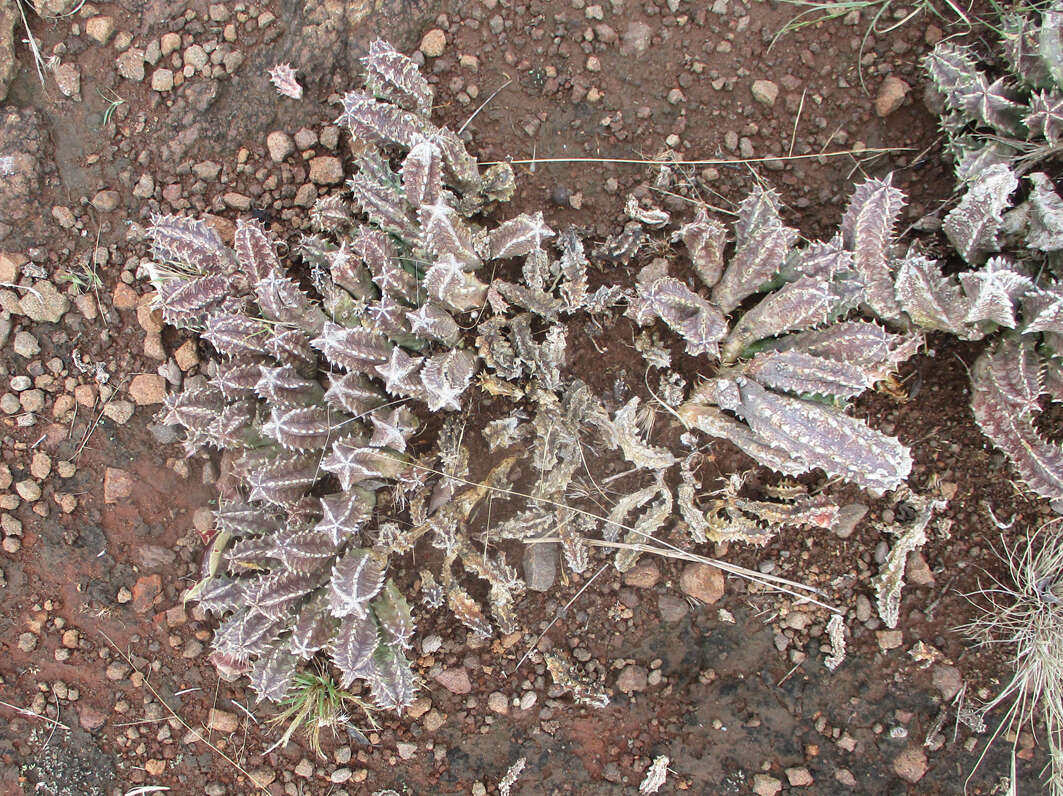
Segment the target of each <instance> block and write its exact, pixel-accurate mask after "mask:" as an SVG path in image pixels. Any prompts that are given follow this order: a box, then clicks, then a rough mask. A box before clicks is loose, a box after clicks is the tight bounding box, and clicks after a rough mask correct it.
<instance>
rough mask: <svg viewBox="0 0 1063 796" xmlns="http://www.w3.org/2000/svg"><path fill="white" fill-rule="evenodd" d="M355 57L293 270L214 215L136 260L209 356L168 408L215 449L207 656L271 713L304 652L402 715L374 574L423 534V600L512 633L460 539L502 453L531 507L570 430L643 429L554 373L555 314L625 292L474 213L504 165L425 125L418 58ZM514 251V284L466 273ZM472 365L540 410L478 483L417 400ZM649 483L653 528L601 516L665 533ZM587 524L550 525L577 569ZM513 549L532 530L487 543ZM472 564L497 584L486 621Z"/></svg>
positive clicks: (560, 459)
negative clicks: (527, 470)
mask: <svg viewBox="0 0 1063 796" xmlns="http://www.w3.org/2000/svg"><path fill="white" fill-rule="evenodd" d="M365 65H366V80H365V86H366V89H365V90H364V91H352V92H350V93H348V94H347V95H346V96H345V97H344V98H343V113H342V114H341V116H340V117H339V119H338V120H337V123H338V124H339V125H340V126H341V127H342V128H344V129H346V130H348V131H350V132H351V133H352V134H353V135H355V136H356V137H358V138H359V139H360V140H362V141H364V142H366V143H367V144H368V146H367V147H366V149H365V151H364V153H363V154H362V155H360V156H359V157H358V159H357V163H356V171H355V174H354V176H353V177H351V179H350V180H348V182H347V191H346V193H345V194H340V195H334V196H328V197H325V198H322V199H321V200H319V201H318V202H317V204H316V205H315V206H314V208H313V210H312V213H311V220H312V222H313V224H314V226H315V227H316V230H317V232H316V234H314V235H311V236H304V237H303V238H302V239H301V240H300V241H299V242H298V245H297V246H296V247H295V251H296V252H297V254H298V255H299V256H300V257H301V258H302V260H303V261H304V262H305V263H306V264H307V265H308V266H309V270H308V272H307V273H306V274H305V276H304V277H303V278H301V279H300V278H297V277H295V276H293V275H291V274H290V273H289V272H288V271H287V269H286V268H285V267H284V265H283V264H282V262H281V260H280V258H279V257H278V255H277V247H276V241H275V240H274V238H273V236H272V234H271V233H270V232H268V231H267V230H266V229H265V228H264V227H262V226H261V225H260V224H258V223H256V222H246V221H240V222H239V223H238V224H237V227H236V232H235V237H234V241H233V244H232V246H231V247H230V246H228V245H226V244H225V243H223V242H222V240H221V238H220V237H219V235H218V234H217V233H216V232H215V230H214V229H213V228H211V227H210V226H208V225H207V224H206V223H205V222H203V221H197V220H194V219H189V218H179V217H174V216H161V217H157V218H155V219H154V223H153V226H152V228H151V235H152V241H153V244H154V254H155V259H156V262H155V263H153V264H152V266H151V268H150V271H151V276H152V280H153V282H154V284H155V286H156V288H157V290H158V302H159V305H160V307H161V308H162V312H163V315H164V318H165V320H166V321H167V322H168V323H171V324H173V325H176V326H179V327H183V328H187V329H190V330H194V331H196V332H198V333H199V334H200V335H201V337H202V339H203V340H204V341H206V342H207V343H209V344H210V345H211V346H212V348H213V349H214V351H215V352H216V353H217V355H218V358H217V360H216V361H215V362H214V363H213V364H212V369H211V370H210V371H209V378H197V379H189V380H188V381H187V382H186V383H185V389H184V390H183V392H181V393H179V394H176V395H173V396H171V397H170V398H169V400H168V401H167V409H166V414H165V420H166V422H168V423H179V424H180V425H182V426H183V427H184V428H185V431H186V438H185V442H184V445H185V449H186V452H187V453H188V454H189V455H192V454H194V453H196V452H197V451H199V450H201V449H203V448H204V447H208V448H216V449H221V450H224V451H225V452H226V457H227V459H228V460H229V462H230V464H231V467H230V468H229V469H230V471H231V473H232V476H233V482H232V484H231V485H230V486H229V487H227V488H226V489H225V490H224V492H223V495H222V501H221V506H220V508H219V510H218V511H217V512H216V516H215V519H216V526H217V533H216V535H215V536H214V537H213V539H212V541H211V544H210V549H209V550H208V553H207V555H206V557H205V559H204V572H203V576H204V577H203V579H202V580H201V581H200V582H199V583H198V584H197V585H196V587H195V588H194V589H193V590H192V592H191V595H190V597H191V598H193V599H195V600H198V601H199V603H200V604H201V605H202V606H203V607H204V608H205V609H207V610H208V611H211V612H213V613H215V614H217V615H220V616H222V617H224V618H223V621H222V623H221V626H220V627H219V629H218V631H217V632H216V634H215V639H214V647H215V653H214V655H213V660H214V662H215V664H216V665H217V666H218V668H219V670H220V671H222V672H224V673H227V674H230V675H234V676H235V675H239V674H241V673H249V674H250V676H251V681H252V685H253V687H254V689H255V691H256V692H257V693H258V694H259V696H260V697H262V698H264V699H270V700H273V701H278V700H281V699H283V698H284V697H285V695H286V694H287V692H288V689H289V687H290V684H291V683H292V680H293V677H294V675H295V673H296V672H297V671H298V670H299V669H300V667H301V666H303V665H304V663H305V662H306V661H308V660H310V659H312V658H314V657H315V656H319V655H326V656H327V657H328V658H329V659H330V660H331V662H332V663H333V664H334V665H335V666H336V668H337V669H338V670H339V672H340V675H341V676H340V678H339V687H340V688H341V689H347V688H348V687H350V686H351V685H352V683H354V682H356V681H365V682H367V683H368V685H369V688H370V691H371V694H372V696H373V699H374V700H375V702H376V704H377V705H378V706H379V707H381V708H389V709H396V710H401V708H402V707H404V706H406V705H408V704H409V703H410V701H411V700H412V698H413V693H414V679H415V678H414V675H413V672H412V669H411V667H410V664H409V662H408V660H407V658H406V656H405V650H406V649H407V648H408V647H409V645H410V643H411V638H412V635H413V632H414V627H413V613H412V610H411V607H410V604H409V602H408V600H407V598H406V597H405V596H404V594H403V593H402V591H401V590H400V588H399V583H397V582H396V580H394V579H392V578H389V577H388V574H389V572H390V571H392V570H391V565H392V563H393V561H394V560H395V559H396V558H397V557H399V556H402V555H404V554H406V553H409V552H410V551H412V550H413V548H414V546H415V545H416V544H417V543H418V542H419V541H420V540H425V542H426V543H427V544H430V545H431V546H432V547H434V548H436V549H437V550H438V551H439V552H440V553H441V554H442V562H441V563H440V564H439V565H438V566H435V567H432V568H426V569H424V570H423V571H422V572H421V573H420V591H421V597H422V598H423V600H424V601H425V603H427V604H428V605H429V606H437V605H440V604H444V603H445V604H446V605H447V607H448V608H449V610H450V611H452V612H453V614H454V615H455V616H456V617H457V618H458V619H459V620H460V621H461V622H462V623H463V624H465V625H466V626H467V627H469V628H470V629H471V630H472V631H474V632H476V633H478V634H481V635H485V636H486V635H490V634H491V633H492V632H494V631H495V629H501V630H503V631H506V632H509V631H511V630H513V629H515V628H516V627H517V621H516V612H515V609H514V606H515V602H516V599H517V597H518V596H519V594H520V593H521V592H522V591H523V589H524V584H523V582H522V580H521V579H520V577H519V576H518V575H517V573H516V571H515V570H514V569H513V568H512V567H511V566H510V565H509V564H508V563H507V562H506V560H505V557H504V555H503V554H502V552H501V551H498V550H496V549H495V548H494V546H493V545H488V544H487V540H486V539H485V540H484V541H483V542H481V541H480V540H476V541H475V542H474V540H473V538H472V535H471V532H470V527H471V525H472V523H471V518H472V516H473V515H474V514H475V513H476V512H478V511H479V509H480V506H481V504H482V502H483V501H484V498H485V497H486V496H488V495H494V494H496V493H500V492H504V491H507V490H508V489H509V487H511V486H512V485H513V480H512V477H511V470H512V469H513V464H514V461H515V457H514V456H513V455H512V454H511V453H509V452H507V451H505V450H504V449H506V448H509V447H511V446H512V445H513V443H514V442H515V441H517V440H518V439H519V438H520V437H521V436H522V435H524V434H527V433H529V432H531V433H533V434H534V435H535V436H536V442H535V444H534V445H533V453H534V455H535V457H536V463H537V465H538V467H537V472H538V473H539V475H540V480H541V483H539V484H538V487H537V488H538V493H539V495H540V498H539V499H540V500H543V499H547V498H549V499H553V500H555V501H556V502H558V503H559V504H560V502H561V501H563V500H564V499H565V497H566V489H567V488H568V487H569V485H570V482H571V481H572V474H573V472H574V470H575V467H576V466H577V463H579V462H582V461H583V460H584V454H583V451H582V449H581V448H580V442H579V440H578V439H577V437H576V434H577V430H578V429H579V427H580V426H581V425H587V426H589V427H590V428H591V429H592V430H593V431H594V433H595V434H596V435H597V437H599V438H601V439H602V440H604V444H605V445H606V447H609V448H615V447H617V446H619V445H623V446H625V450H626V451H632V450H636V449H637V448H638V445H639V442H638V441H637V439H636V436H637V432H636V431H635V430H634V429H633V428H632V429H626V428H625V430H624V431H622V432H621V433H619V434H617V433H614V424H613V422H612V420H611V419H610V418H609V416H608V413H607V412H606V411H605V409H604V408H603V407H601V405H600V403H598V402H597V400H596V399H594V397H593V396H592V395H590V393H589V391H588V390H587V389H586V387H585V386H583V385H581V384H579V383H578V382H573V381H572V380H570V379H564V378H563V377H562V374H561V369H562V366H563V364H564V357H565V348H566V339H565V329H564V326H563V325H562V324H561V323H560V320H561V319H562V318H564V317H568V316H571V315H573V314H574V313H576V312H590V313H594V312H602V311H604V310H605V309H606V308H608V307H609V306H611V305H612V304H614V303H615V302H616V301H617V299H618V298H619V296H620V293H621V291H620V290H619V288H615V287H607V286H603V287H599V288H597V289H595V290H591V288H590V287H589V285H588V275H587V270H588V268H587V266H588V262H587V258H586V256H585V254H584V250H583V245H582V243H581V242H580V240H579V238H578V236H577V235H576V234H575V233H574V232H573V231H572V230H568V231H566V232H564V233H562V234H560V235H558V234H556V233H555V231H554V230H552V229H550V228H549V227H548V226H547V224H546V223H545V221H544V219H543V217H542V214H541V213H538V214H534V215H529V214H521V215H518V216H516V217H514V218H510V219H508V220H506V221H503V222H502V223H500V224H498V225H497V226H494V227H488V226H486V225H485V223H484V220H483V218H482V216H481V215H480V214H481V211H482V210H484V209H485V208H488V207H492V206H493V205H494V204H496V203H498V202H500V201H505V200H506V199H508V198H509V196H510V195H511V193H512V190H513V175H512V170H511V169H510V168H509V167H508V166H505V165H500V166H495V167H492V168H489V169H487V170H485V171H483V172H481V170H480V169H479V167H478V165H477V163H476V161H475V159H474V158H472V156H470V155H469V154H468V152H467V151H466V149H465V146H464V144H463V143H462V141H461V139H460V138H459V137H458V136H457V135H456V134H455V133H453V132H452V131H450V130H448V129H446V128H438V127H436V126H434V125H433V124H432V123H431V121H430V120H429V119H428V116H427V114H428V111H429V110H430V108H431V104H432V91H431V89H430V87H429V85H428V83H427V82H426V81H425V80H424V78H423V77H422V76H421V75H420V74H419V72H418V71H417V69H416V67H415V66H414V64H413V63H412V62H411V61H410V60H409V59H408V58H406V57H405V56H403V55H401V54H399V53H398V52H396V51H395V50H394V49H392V48H391V47H390V46H388V45H386V44H384V43H382V42H377V43H374V44H373V45H372V47H371V49H370V52H369V55H368V56H367V57H366V58H365ZM554 252H556V254H557V255H558V256H556V257H554V256H552V254H553V253H554ZM515 261H516V262H518V263H520V267H519V269H517V270H518V272H519V279H517V280H512V281H511V280H507V279H503V278H497V279H494V280H492V281H490V283H488V282H485V281H483V280H481V278H480V277H479V276H478V271H479V269H481V267H482V266H483V265H484V264H486V263H494V264H495V266H496V267H497V266H498V265H501V264H506V263H513V262H515ZM510 270H512V269H510ZM540 324H546V326H547V328H546V330H545V333H540ZM464 329H473V331H472V332H471V333H465V332H464V331H463V330H464ZM481 368H485V370H484V372H480V373H479V379H478V385H479V387H480V388H481V389H482V390H483V391H484V392H486V393H488V394H492V395H499V396H505V397H506V398H507V399H509V400H512V401H518V402H520V401H524V400H525V398H526V399H527V400H526V401H525V403H526V404H527V405H528V406H529V407H533V408H532V409H530V410H529V412H530V414H529V415H524V414H521V412H523V411H524V410H523V409H520V408H518V409H517V410H516V412H515V413H514V414H511V415H510V416H508V417H505V418H500V419H499V420H497V421H495V422H493V423H490V424H488V425H487V426H486V427H485V428H483V429H482V431H483V433H484V434H485V436H486V437H487V438H488V439H489V440H490V441H491V445H492V448H493V449H498V450H499V452H500V455H499V458H498V460H497V461H495V462H493V463H492V466H491V467H490V468H489V469H488V470H486V471H485V472H478V473H477V478H476V480H472V475H471V473H470V467H469V460H470V454H469V451H468V448H467V447H466V445H465V444H464V443H465V439H464V435H465V433H466V430H465V428H464V425H463V424H462V423H461V422H459V421H458V420H457V419H450V420H447V421H445V422H444V423H443V424H442V427H441V428H440V429H439V430H438V433H436V434H435V436H434V440H433V439H432V438H427V439H425V440H418V439H417V438H416V435H417V434H418V433H419V429H420V427H421V425H422V423H421V421H422V419H423V418H424V417H425V410H427V412H429V413H435V412H455V411H456V410H458V409H461V408H462V407H463V406H464V405H465V400H466V396H467V394H468V392H469V390H470V387H471V386H472V385H473V382H474V377H476V376H477V373H478V371H480V370H481ZM632 411H633V407H632ZM525 420H527V421H528V425H527V427H522V424H523V422H524V421H525ZM629 421H630V422H632V423H633V418H630V419H629ZM621 427H623V424H621ZM659 491H660V492H661V493H662V494H661V495H658V496H657V499H656V500H654V501H653V503H652V505H653V507H654V508H653V511H652V512H651V516H650V518H649V519H646V518H642V519H639V518H637V517H636V519H632V513H633V512H634V513H635V515H637V514H638V511H639V510H640V508H641V507H642V506H643V504H644V503H645V502H646V500H645V499H644V498H643V494H644V493H643V492H640V493H638V496H637V498H636V499H634V500H633V501H629V503H628V504H625V505H626V506H627V508H626V509H625V510H623V511H620V512H619V513H617V517H618V518H619V519H616V520H614V521H613V523H614V525H616V524H618V523H620V522H622V521H626V520H631V521H632V522H635V523H636V524H638V523H639V522H642V523H643V524H646V523H649V524H648V525H647V527H651V526H652V528H653V529H655V528H656V527H657V525H659V524H660V523H661V522H663V521H664V519H665V518H666V516H667V513H668V512H667V510H668V508H669V507H670V505H671V499H670V496H669V495H668V494H667V490H664V489H663V487H661V488H660V489H659ZM655 494H656V493H655ZM540 513H541V512H540ZM508 527H516V526H514V524H512V523H511V524H510V526H508ZM537 527H539V528H540V530H541V531H547V530H550V529H551V528H552V527H553V526H552V525H549V526H544V525H539V526H537ZM611 527H612V526H611ZM640 527H641V526H640ZM590 530H593V524H591V526H588V525H587V523H586V521H581V520H580V519H579V518H575V519H574V520H573V522H572V523H571V524H570V527H568V528H566V529H562V530H560V531H559V533H560V534H561V536H562V538H563V539H564V544H565V550H566V554H567V555H568V556H569V560H570V561H571V563H572V565H573V566H574V567H579V566H580V563H579V562H580V561H581V557H582V558H583V559H585V557H586V549H585V546H581V539H582V536H581V534H583V533H586V532H589V531H590ZM613 530H614V538H615V528H614V529H613ZM507 537H508V538H514V537H515V538H522V539H527V538H528V535H527V534H526V533H512V534H506V533H500V534H497V535H496V536H495V537H494V539H498V538H507ZM639 540H641V537H639ZM635 557H636V556H635V555H633V554H631V553H628V554H626V556H625V557H624V558H625V561H626V562H631V563H633V561H634V559H635ZM624 565H625V562H621V561H618V566H624ZM626 565H630V563H627V564H626ZM584 566H585V564H584ZM456 570H457V571H456ZM462 573H466V574H467V575H471V576H473V578H478V579H481V580H483V581H485V582H486V583H487V586H488V595H487V604H488V609H489V610H485V609H484V608H483V607H482V606H481V604H480V602H479V600H478V599H477V598H476V597H474V596H473V592H472V591H471V590H470V588H469V587H468V586H467V585H466V583H465V582H463V577H462ZM407 580H408V579H407ZM466 582H467V579H466Z"/></svg>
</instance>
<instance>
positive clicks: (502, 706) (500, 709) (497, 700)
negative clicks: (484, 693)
mask: <svg viewBox="0 0 1063 796" xmlns="http://www.w3.org/2000/svg"><path fill="white" fill-rule="evenodd" d="M487 707H488V709H489V710H490V711H491V712H492V713H498V714H499V715H501V716H505V715H506V714H507V713H509V699H507V698H506V695H505V694H503V693H502V692H501V691H492V692H491V693H490V695H488V697H487Z"/></svg>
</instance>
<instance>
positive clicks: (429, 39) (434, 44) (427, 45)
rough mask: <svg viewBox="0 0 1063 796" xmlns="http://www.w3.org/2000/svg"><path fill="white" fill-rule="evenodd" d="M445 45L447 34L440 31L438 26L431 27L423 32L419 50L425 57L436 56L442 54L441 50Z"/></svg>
mask: <svg viewBox="0 0 1063 796" xmlns="http://www.w3.org/2000/svg"><path fill="white" fill-rule="evenodd" d="M446 47H447V34H445V33H444V32H443V31H441V30H440V29H439V28H433V29H432V30H430V31H428V33H426V34H424V38H423V39H421V47H420V50H421V52H422V53H424V56H425V58H438V57H439V56H441V55H442V54H443V51H444V50H445V49H446Z"/></svg>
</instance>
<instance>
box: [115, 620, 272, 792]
mask: <svg viewBox="0 0 1063 796" xmlns="http://www.w3.org/2000/svg"><path fill="white" fill-rule="evenodd" d="M99 633H100V635H101V636H103V637H104V639H106V640H107V643H108V644H110V645H111V647H112V648H113V649H114V651H115V652H117V653H118V654H119V655H120V656H121V657H122V660H124V661H125V662H126V663H127V664H129V666H130V668H131V669H132V670H133V671H134V672H137V673H138V674H140V675H141V676H143V677H144V687H145V688H146V689H148V691H150V692H151V695H152V696H153V697H155V699H157V700H158V701H159V704H160V705H162V706H163V707H164V708H166V710H167V711H168V712H169V714H170V715H171V716H173V717H174V718H175V719H177V721H179V722H180V723H181V726H182V727H184V728H185V729H186V730H188V731H189V732H190V733H192V735H193V736H194V737H195V739H196V740H197V741H202V742H203V743H205V744H206V745H207V746H208V747H209V748H210V749H211V750H212V751H213V752H214V753H215V754H217V755H218V757H220V758H221V759H222V760H224V761H225V762H227V763H228V764H229V765H231V766H232V767H233V768H235V769H236V770H237V771H239V772H240V773H241V774H243V775H244V776H245V777H247V781H248V782H249V783H251V785H252V786H253V787H255V788H257V789H258V790H260V791H262V792H263V793H269V790H267V789H266V788H265V787H263V786H262V785H260V784H259V783H258V780H256V779H255V778H254V777H253V776H252V775H251V772H249V771H247V770H246V769H245V768H244V767H243V766H241V765H240V764H239V763H237V762H236V761H235V760H233V759H232V758H231V757H229V756H228V755H227V754H225V752H223V751H222V750H221V749H219V748H218V747H217V746H215V745H214V744H212V743H211V742H210V741H209V740H208V739H207V738H205V737H204V736H203V734H202V733H201V732H200V731H199V730H197V729H196V728H195V727H193V726H192V725H191V724H189V723H188V722H187V721H185V720H184V719H183V718H181V716H180V715H179V714H178V713H177V711H176V710H174V709H173V708H172V707H170V704H169V703H168V702H167V701H166V700H165V699H163V698H162V694H160V693H159V692H158V691H156V690H155V687H154V686H153V685H152V684H151V681H150V680H148V678H147V677H146V676H145V675H144V673H143V672H141V671H140V670H139V669H138V668H137V667H136V665H135V664H134V663H133V661H132V659H131V658H130V657H129V656H128V655H126V654H125V652H124V651H123V650H122V648H121V647H119V646H118V645H117V644H115V643H114V641H113V640H112V639H111V637H110V636H108V635H107V634H106V633H104V632H103V631H102V630H100V631H99Z"/></svg>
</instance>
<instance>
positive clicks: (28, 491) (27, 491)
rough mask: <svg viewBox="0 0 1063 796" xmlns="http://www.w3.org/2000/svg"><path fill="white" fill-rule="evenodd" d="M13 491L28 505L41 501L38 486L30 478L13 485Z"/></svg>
mask: <svg viewBox="0 0 1063 796" xmlns="http://www.w3.org/2000/svg"><path fill="white" fill-rule="evenodd" d="M15 491H16V492H18V496H19V497H20V498H22V499H23V500H25V501H28V502H30V503H33V502H34V501H37V500H40V499H41V487H40V484H38V483H37V482H36V481H34V480H33V479H31V478H27V479H25V480H24V481H19V482H18V483H17V484H15Z"/></svg>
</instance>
